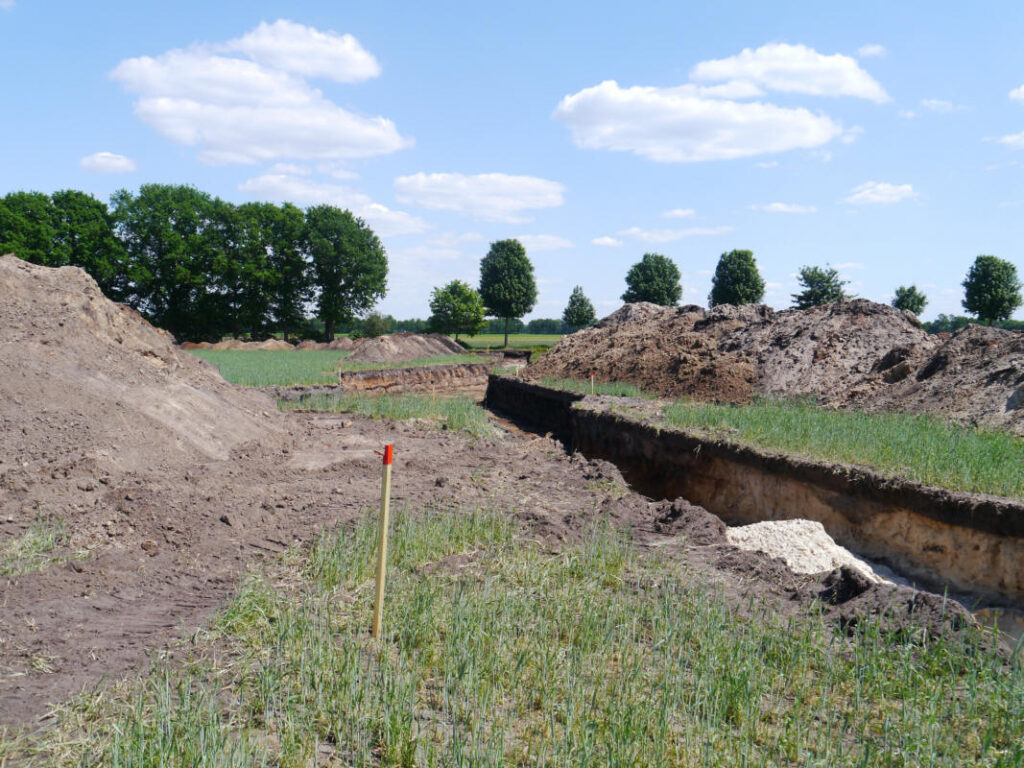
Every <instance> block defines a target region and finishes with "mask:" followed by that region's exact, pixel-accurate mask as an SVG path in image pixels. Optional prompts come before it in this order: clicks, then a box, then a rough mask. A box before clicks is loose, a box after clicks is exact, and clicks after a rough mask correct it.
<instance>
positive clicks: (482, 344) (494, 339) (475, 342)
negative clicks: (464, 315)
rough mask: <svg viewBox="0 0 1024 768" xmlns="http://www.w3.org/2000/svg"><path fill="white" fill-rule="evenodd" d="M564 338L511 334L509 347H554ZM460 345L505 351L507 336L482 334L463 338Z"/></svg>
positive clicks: (549, 335) (535, 334)
mask: <svg viewBox="0 0 1024 768" xmlns="http://www.w3.org/2000/svg"><path fill="white" fill-rule="evenodd" d="M561 338H562V336H561V335H560V334H557V333H510V334H509V335H508V346H509V348H510V349H533V348H534V347H545V348H548V347H553V346H554V345H555V344H557V343H558V341H559V339H561ZM459 341H460V343H462V344H465V345H466V346H467V347H471V348H473V349H503V348H504V347H505V334H503V333H480V334H477V335H476V336H463V337H461V338H460V339H459Z"/></svg>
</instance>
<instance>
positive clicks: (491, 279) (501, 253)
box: [480, 240, 537, 347]
mask: <svg viewBox="0 0 1024 768" xmlns="http://www.w3.org/2000/svg"><path fill="white" fill-rule="evenodd" d="M480 298H482V299H483V302H484V309H485V311H486V313H487V314H488V315H491V316H492V317H500V318H503V319H504V321H505V346H506V347H507V346H508V328H509V323H510V322H511V321H512V320H513V319H516V318H520V317H522V316H523V315H525V314H526V313H527V312H529V311H530V310H531V309H533V305H534V304H535V303H536V302H537V283H536V281H535V280H534V278H533V264H531V263H530V260H529V259H528V258H527V257H526V249H525V248H523V244H522V243H520V242H519V241H518V240H498V241H497V242H494V243H491V248H490V250H489V251H488V252H487V255H486V256H484V257H483V259H481V261H480Z"/></svg>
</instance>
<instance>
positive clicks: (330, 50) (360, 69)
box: [220, 19, 380, 83]
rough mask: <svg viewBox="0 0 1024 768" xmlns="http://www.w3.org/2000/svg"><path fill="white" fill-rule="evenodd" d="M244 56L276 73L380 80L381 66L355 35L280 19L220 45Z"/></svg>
mask: <svg viewBox="0 0 1024 768" xmlns="http://www.w3.org/2000/svg"><path fill="white" fill-rule="evenodd" d="M220 47H221V48H222V49H223V50H225V51H238V52H240V53H244V54H245V55H247V56H248V57H249V58H251V59H252V60H253V61H256V62H258V63H259V64H262V65H263V66H265V67H268V68H270V69H273V70H279V71H282V72H293V73H295V74H297V75H301V76H303V77H324V78H329V79H331V80H336V81H337V82H339V83H358V82H362V81H363V80H369V79H370V78H373V77H377V76H378V75H379V74H380V65H379V64H378V63H377V60H376V59H375V58H374V57H373V55H372V54H370V53H369V52H368V51H367V50H366V49H365V48H363V46H362V45H360V43H359V41H358V40H356V39H355V38H354V37H352V35H339V34H338V33H337V32H335V31H334V30H328V31H327V32H321V31H320V30H318V29H315V28H314V27H307V26H305V25H303V24H296V23H295V22H293V21H288V20H287V19H278V20H277V21H275V22H274V23H273V24H268V23H267V22H263V23H261V24H260V25H259V26H258V27H256V29H254V30H252V31H251V32H248V33H246V34H245V35H243V36H242V37H240V38H238V39H237V40H232V41H230V42H228V43H225V44H224V45H223V46H220Z"/></svg>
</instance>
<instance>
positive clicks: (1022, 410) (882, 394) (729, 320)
mask: <svg viewBox="0 0 1024 768" xmlns="http://www.w3.org/2000/svg"><path fill="white" fill-rule="evenodd" d="M591 371H593V372H594V373H595V374H596V378H597V380H598V381H628V382H632V383H635V384H637V385H638V386H640V387H641V388H643V389H645V390H648V391H651V392H656V393H660V394H663V395H666V396H673V397H679V396H686V397H693V398H695V399H698V400H707V401H717V402H731V403H744V402H748V401H749V400H751V399H752V398H753V397H755V396H759V395H760V396H773V397H796V396H805V395H812V396H814V397H816V398H818V399H819V400H820V401H821V402H822V403H824V404H826V405H833V406H839V407H856V408H858V409H862V410H863V409H866V410H904V411H912V412H930V413H936V414H940V415H942V416H943V417H946V418H950V419H952V420H955V421H958V422H960V423H965V424H987V425H992V426H999V427H1003V428H1006V429H1009V430H1011V431H1014V432H1017V433H1018V434H1024V334H1022V333H1019V332H1015V331H1005V330H1001V329H995V328H984V327H981V326H973V325H972V326H968V327H967V328H964V329H961V330H960V331H958V332H957V333H955V334H953V335H952V337H951V338H947V339H941V338H939V337H938V336H935V335H931V334H928V333H926V332H925V331H924V330H923V329H922V328H921V326H920V323H918V321H917V319H916V318H915V317H914V316H913V315H912V314H910V313H909V312H904V311H901V310H897V309H894V308H892V307H890V306H887V305H883V304H876V303H874V302H871V301H867V300H864V299H855V300H851V301H841V302H836V303H834V304H828V305H825V306H822V307H815V308H813V309H807V310H797V309H790V310H784V311H781V312H775V311H774V310H772V309H771V308H770V307H766V306H743V307H733V306H719V307H715V308H714V309H711V310H705V309H703V308H702V307H697V306H685V307H659V306H656V305H653V304H627V305H626V306H624V307H622V309H620V310H618V311H617V312H615V313H613V314H612V315H609V316H608V317H607V318H605V319H604V320H603V321H602V322H601V323H600V324H599V325H598V326H596V327H594V328H589V329H585V330H582V331H579V332H577V333H574V334H572V335H571V336H566V337H564V338H563V339H562V340H561V341H560V342H559V343H558V344H557V345H555V347H553V348H552V349H551V351H549V352H548V353H547V354H546V355H544V356H543V357H541V358H540V360H539V361H537V362H536V363H534V364H533V365H531V366H530V367H529V368H527V369H526V375H527V376H528V377H532V378H540V377H542V376H554V377H571V378H586V377H587V376H589V374H590V372H591Z"/></svg>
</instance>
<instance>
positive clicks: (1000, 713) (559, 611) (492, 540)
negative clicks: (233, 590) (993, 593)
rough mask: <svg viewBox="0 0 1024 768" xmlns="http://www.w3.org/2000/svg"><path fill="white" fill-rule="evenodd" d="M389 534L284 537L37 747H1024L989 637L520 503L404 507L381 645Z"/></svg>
mask: <svg viewBox="0 0 1024 768" xmlns="http://www.w3.org/2000/svg"><path fill="white" fill-rule="evenodd" d="M375 530H376V515H375V514H373V513H366V514H364V515H363V516H361V518H360V519H359V520H358V521H357V523H356V524H355V525H354V527H352V528H344V529H342V530H340V531H337V532H335V533H333V534H328V535H323V536H321V537H320V538H318V539H317V540H316V542H315V543H314V544H313V546H312V547H311V548H309V549H305V550H292V551H291V552H289V553H287V554H286V555H285V556H284V557H283V558H282V559H281V560H280V561H279V563H278V564H277V565H276V566H275V567H274V568H272V569H271V570H270V571H268V572H264V573H261V574H255V575H253V576H252V577H251V578H250V579H249V580H248V581H247V582H246V583H245V584H244V586H243V587H242V589H241V590H240V592H239V594H238V596H237V598H236V599H235V600H234V602H233V603H232V604H231V605H230V606H229V607H228V608H227V609H226V610H225V611H224V612H223V613H222V614H221V615H220V617H219V618H218V619H217V620H216V622H215V624H214V627H213V631H212V633H209V634H208V635H207V636H206V637H205V638H204V637H202V636H200V637H198V638H197V640H196V642H197V645H196V646H194V647H193V648H192V651H191V655H190V656H189V658H188V659H187V660H186V661H184V662H183V663H179V664H177V665H175V666H173V667H172V666H170V665H168V664H163V665H158V666H157V669H156V670H155V671H154V672H153V673H151V674H149V675H148V676H147V677H146V678H145V679H144V680H143V681H142V682H141V683H139V684H137V685H135V686H133V687H132V688H130V689H123V690H121V691H118V692H115V693H107V694H96V695H93V696H89V697H83V698H82V699H80V700H79V701H78V702H77V703H76V705H74V706H72V707H68V708H65V709H64V710H63V712H62V714H61V715H60V721H59V723H58V726H57V727H56V728H55V729H54V730H51V731H48V732H47V733H46V735H45V736H44V737H43V739H41V740H40V741H37V742H36V743H35V744H33V745H28V744H26V746H25V747H24V749H26V750H29V751H31V752H33V753H34V754H36V755H37V756H38V757H40V758H43V757H45V758H47V759H48V760H49V761H51V762H52V764H55V765H58V766H64V765H68V766H70V765H116V766H156V765H167V766H177V765H203V766H208V767H209V768H217V767H220V766H243V765H245V766H249V765H251V766H270V765H272V766H282V768H290V767H292V766H308V765H328V764H329V765H360V766H362V765H382V766H505V765H518V766H541V765H544V766H577V765H608V766H677V765H686V766H740V765H758V766H760V765H800V766H829V767H830V768H831V767H833V766H835V767H842V766H869V765H870V766H883V767H886V766H901V767H903V766H918V765H929V766H954V765H976V766H993V767H994V766H1019V765H1021V764H1022V763H1024V718H1021V717H1020V714H1021V712H1022V711H1024V671H1022V669H1021V666H1020V665H1019V664H1014V662H1013V661H1009V662H1008V661H1007V660H1006V659H1005V658H999V657H998V656H996V655H995V654H993V653H990V652H987V651H981V650H979V648H980V647H985V644H984V643H982V642H981V636H980V634H979V633H978V631H976V630H965V631H962V632H960V633H957V634H956V635H955V636H951V637H948V638H932V639H930V640H929V641H927V642H920V641H917V642H915V641H912V640H911V639H910V638H911V636H910V635H888V634H885V633H883V632H882V631H880V630H879V629H878V626H877V625H876V624H875V623H873V622H871V621H870V620H868V621H863V622H861V623H859V624H858V628H857V632H856V634H855V635H853V636H852V637H849V638H847V637H846V636H843V635H839V634H837V633H836V630H835V629H834V628H833V626H832V625H829V624H827V623H825V622H824V621H823V620H822V619H821V618H820V616H818V615H816V614H815V613H814V612H813V611H812V612H810V613H809V614H808V615H806V616H803V617H800V618H792V619H788V620H787V619H782V618H780V617H779V616H778V615H777V614H774V613H772V612H771V611H770V610H768V609H766V608H765V607H764V606H761V605H754V604H749V605H742V606H737V605H735V604H734V603H730V602H729V601H727V600H726V599H725V598H724V597H723V596H722V595H721V594H720V593H719V592H717V591H716V590H715V589H714V588H712V587H709V586H704V585H701V584H699V583H695V582H693V580H692V578H691V577H690V576H689V575H688V574H687V573H686V571H685V567H684V566H682V565H680V564H679V563H678V562H677V561H673V560H671V559H668V558H662V557H659V556H658V555H657V554H656V553H649V554H640V553H638V551H637V550H636V549H635V548H634V547H633V546H632V545H631V544H630V543H629V542H628V541H627V540H625V539H624V538H623V537H622V536H621V535H619V534H617V533H616V532H615V531H613V530H611V529H609V528H608V527H606V526H597V527H595V528H594V530H592V531H591V532H590V533H589V535H587V536H586V537H585V539H584V540H583V541H582V542H581V543H580V544H579V545H574V546H571V547H569V548H567V549H565V550H563V551H560V552H556V553H551V552H550V551H548V550H547V549H546V548H544V547H541V546H539V545H537V544H535V543H533V542H530V541H524V540H522V539H518V538H516V537H515V536H514V529H513V526H512V525H511V524H510V522H509V517H508V516H507V515H506V514H502V513H500V512H494V511H481V510H451V511H426V512H422V513H417V512H415V511H408V510H407V511H405V512H403V513H401V514H398V515H396V528H395V530H394V532H393V534H392V542H393V549H392V553H393V558H392V560H391V563H390V569H389V575H388V592H387V601H386V606H385V633H384V637H383V639H382V642H381V643H379V644H378V643H376V642H375V641H373V640H372V639H371V638H370V637H369V636H368V631H367V627H368V625H369V623H370V616H371V611H372V603H373V581H372V575H371V574H372V569H373V554H372V553H373V548H374V541H375ZM453 556H454V557H453ZM7 749H8V752H9V753H10V754H14V752H13V750H12V749H11V747H10V746H8V747H7ZM0 754H4V745H3V740H2V739H0Z"/></svg>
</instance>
